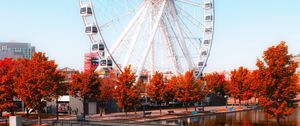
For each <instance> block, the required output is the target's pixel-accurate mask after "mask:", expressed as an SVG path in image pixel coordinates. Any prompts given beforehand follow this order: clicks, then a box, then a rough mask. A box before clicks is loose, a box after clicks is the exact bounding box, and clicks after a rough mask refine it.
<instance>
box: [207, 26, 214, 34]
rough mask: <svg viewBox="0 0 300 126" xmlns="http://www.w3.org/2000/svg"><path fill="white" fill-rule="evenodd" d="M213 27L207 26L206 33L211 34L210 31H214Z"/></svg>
mask: <svg viewBox="0 0 300 126" xmlns="http://www.w3.org/2000/svg"><path fill="white" fill-rule="evenodd" d="M212 30H213V29H212V28H211V27H210V28H205V33H206V34H209V33H211V32H212Z"/></svg>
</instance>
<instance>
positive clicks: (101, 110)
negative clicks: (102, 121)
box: [100, 103, 104, 117]
mask: <svg viewBox="0 0 300 126" xmlns="http://www.w3.org/2000/svg"><path fill="white" fill-rule="evenodd" d="M103 110H104V107H103V103H100V117H102V114H103Z"/></svg>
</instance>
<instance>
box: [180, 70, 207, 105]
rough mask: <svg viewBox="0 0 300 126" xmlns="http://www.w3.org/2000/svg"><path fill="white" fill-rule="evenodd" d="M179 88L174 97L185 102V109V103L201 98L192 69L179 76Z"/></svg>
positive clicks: (199, 88)
mask: <svg viewBox="0 0 300 126" xmlns="http://www.w3.org/2000/svg"><path fill="white" fill-rule="evenodd" d="M179 83H180V84H179V86H178V87H179V88H178V91H177V92H176V97H177V99H178V100H179V101H181V102H184V103H185V107H186V111H187V103H189V102H198V101H200V100H201V99H202V98H203V94H202V93H201V87H200V85H199V83H198V82H197V80H196V79H195V77H194V74H193V71H187V72H186V73H185V74H184V76H182V75H180V76H179Z"/></svg>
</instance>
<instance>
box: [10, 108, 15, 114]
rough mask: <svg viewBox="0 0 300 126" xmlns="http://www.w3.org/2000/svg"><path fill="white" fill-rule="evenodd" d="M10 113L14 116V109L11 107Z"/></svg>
mask: <svg viewBox="0 0 300 126" xmlns="http://www.w3.org/2000/svg"><path fill="white" fill-rule="evenodd" d="M10 114H11V115H12V116H14V115H15V111H14V109H13V108H11V109H10Z"/></svg>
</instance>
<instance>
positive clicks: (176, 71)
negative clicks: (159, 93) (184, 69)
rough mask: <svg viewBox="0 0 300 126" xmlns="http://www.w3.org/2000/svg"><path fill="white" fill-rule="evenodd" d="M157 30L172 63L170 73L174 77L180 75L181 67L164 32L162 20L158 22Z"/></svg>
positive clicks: (166, 33)
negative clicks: (160, 34)
mask: <svg viewBox="0 0 300 126" xmlns="http://www.w3.org/2000/svg"><path fill="white" fill-rule="evenodd" d="M159 29H160V32H161V33H162V37H163V41H164V43H165V46H166V48H167V50H168V54H169V61H170V62H171V63H172V66H173V69H172V71H173V73H174V74H175V75H178V74H179V73H180V69H181V66H180V63H179V61H178V60H177V57H178V56H177V54H176V52H175V51H174V46H173V45H172V43H171V41H170V38H169V37H168V36H169V35H168V32H167V30H166V24H165V22H164V21H163V20H161V21H160V27H159Z"/></svg>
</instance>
